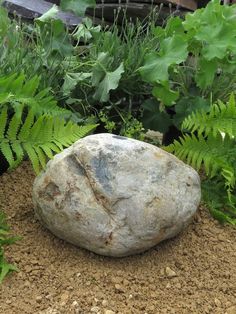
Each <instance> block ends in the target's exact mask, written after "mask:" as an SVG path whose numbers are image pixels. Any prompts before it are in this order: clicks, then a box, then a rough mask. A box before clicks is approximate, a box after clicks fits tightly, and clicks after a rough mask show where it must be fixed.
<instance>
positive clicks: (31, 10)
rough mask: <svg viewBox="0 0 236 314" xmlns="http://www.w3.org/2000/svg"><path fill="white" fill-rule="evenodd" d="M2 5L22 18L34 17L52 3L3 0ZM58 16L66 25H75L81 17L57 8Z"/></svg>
mask: <svg viewBox="0 0 236 314" xmlns="http://www.w3.org/2000/svg"><path fill="white" fill-rule="evenodd" d="M3 6H4V7H6V8H7V10H8V11H9V12H10V13H12V14H17V15H18V16H21V17H22V18H24V19H35V18H37V17H39V16H41V15H42V14H44V13H45V12H47V11H48V10H49V9H50V8H51V7H52V6H53V4H52V3H50V2H47V1H44V0H4V1H3ZM57 15H58V18H59V19H61V20H62V21H63V22H64V23H65V24H67V25H68V26H76V25H78V24H80V23H81V21H82V18H80V17H77V16H76V15H74V14H73V13H70V12H63V11H61V10H59V12H58V14H57Z"/></svg>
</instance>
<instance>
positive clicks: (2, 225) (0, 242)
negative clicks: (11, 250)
mask: <svg viewBox="0 0 236 314" xmlns="http://www.w3.org/2000/svg"><path fill="white" fill-rule="evenodd" d="M19 239H20V238H19V237H12V236H10V231H9V226H8V225H7V223H6V217H5V215H4V213H3V212H2V211H1V210H0V284H1V283H2V281H3V279H4V278H5V277H6V276H7V274H8V273H10V272H12V271H17V270H18V269H17V267H16V266H14V265H12V264H10V263H8V262H7V261H6V259H5V258H4V249H3V246H4V245H10V244H13V243H15V242H16V241H17V240H19Z"/></svg>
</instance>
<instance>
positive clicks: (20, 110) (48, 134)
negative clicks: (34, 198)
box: [0, 74, 96, 173]
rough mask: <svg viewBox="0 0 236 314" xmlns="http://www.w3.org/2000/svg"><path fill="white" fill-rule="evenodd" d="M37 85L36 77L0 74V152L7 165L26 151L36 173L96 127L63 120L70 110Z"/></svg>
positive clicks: (20, 158) (12, 163) (17, 162)
mask: <svg viewBox="0 0 236 314" xmlns="http://www.w3.org/2000/svg"><path fill="white" fill-rule="evenodd" d="M38 85H39V78H38V77H34V78H32V79H31V80H29V81H27V80H26V78H25V76H24V75H23V74H21V75H18V76H17V75H10V76H5V77H2V78H0V152H2V154H3V155H4V157H5V158H6V160H7V161H8V163H9V166H10V168H14V167H16V166H17V165H18V164H19V163H20V162H21V161H22V159H23V158H24V156H25V154H26V155H28V157H29V159H30V161H31V163H32V165H33V168H34V170H35V171H36V173H39V171H40V169H41V168H44V167H45V164H46V159H47V158H52V157H53V153H58V152H60V151H61V150H63V148H64V147H68V146H69V145H71V144H72V143H73V142H75V141H76V140H77V139H79V138H81V137H83V136H85V135H86V134H87V133H89V132H91V131H92V130H93V129H94V128H95V127H96V125H91V124H90V125H85V126H79V125H77V124H76V123H74V122H72V121H67V120H66V119H65V118H68V117H70V116H71V112H70V111H69V110H65V109H62V108H60V107H58V106H57V104H56V102H55V101H54V99H53V98H52V97H51V96H50V94H49V90H48V89H46V90H42V91H41V92H39V93H38V92H37V89H38Z"/></svg>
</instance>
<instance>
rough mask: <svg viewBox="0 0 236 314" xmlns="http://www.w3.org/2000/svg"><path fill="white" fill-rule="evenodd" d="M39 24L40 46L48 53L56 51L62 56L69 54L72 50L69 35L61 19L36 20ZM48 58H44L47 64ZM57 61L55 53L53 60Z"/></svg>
mask: <svg viewBox="0 0 236 314" xmlns="http://www.w3.org/2000/svg"><path fill="white" fill-rule="evenodd" d="M36 22H37V24H38V25H39V30H40V33H41V34H40V36H41V38H42V46H43V48H44V49H45V52H46V53H47V57H48V55H50V56H51V55H52V54H53V53H55V52H57V53H58V54H59V55H61V56H62V57H65V56H68V55H69V56H70V55H71V53H72V51H73V46H72V44H71V41H70V37H69V35H68V32H67V30H66V28H65V25H64V24H63V22H62V21H61V20H51V21H49V22H42V21H40V20H37V21H36ZM47 61H48V60H45V64H47ZM55 61H57V59H56V57H55V55H54V57H53V62H54V63H55Z"/></svg>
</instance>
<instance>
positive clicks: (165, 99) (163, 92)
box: [152, 82, 179, 106]
mask: <svg viewBox="0 0 236 314" xmlns="http://www.w3.org/2000/svg"><path fill="white" fill-rule="evenodd" d="M152 94H153V96H154V97H156V98H157V99H158V100H160V101H161V102H162V103H163V104H164V105H165V106H172V105H173V104H174V102H175V101H176V100H177V99H178V98H179V92H178V91H173V90H171V89H170V87H169V84H168V82H166V83H165V84H163V85H158V86H155V87H154V88H153V90H152Z"/></svg>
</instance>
